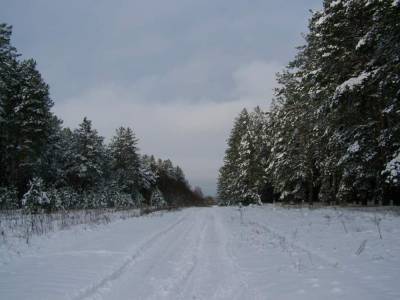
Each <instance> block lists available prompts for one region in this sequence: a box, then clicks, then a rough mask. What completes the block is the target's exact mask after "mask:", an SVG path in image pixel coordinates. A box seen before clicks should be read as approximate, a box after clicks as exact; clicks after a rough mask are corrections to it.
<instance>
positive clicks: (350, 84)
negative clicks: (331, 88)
mask: <svg viewBox="0 0 400 300" xmlns="http://www.w3.org/2000/svg"><path fill="white" fill-rule="evenodd" d="M370 75H371V73H369V72H362V73H361V74H360V75H359V76H357V77H352V78H350V79H348V80H346V81H345V82H343V83H342V84H341V85H339V86H338V87H337V88H336V91H335V97H337V96H340V95H341V94H342V93H343V92H344V91H346V90H352V89H353V88H354V87H356V86H359V85H361V84H362V83H363V81H364V80H365V79H366V78H368V76H370Z"/></svg>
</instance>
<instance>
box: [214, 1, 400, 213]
mask: <svg viewBox="0 0 400 300" xmlns="http://www.w3.org/2000/svg"><path fill="white" fill-rule="evenodd" d="M323 4H324V5H323V9H322V10H321V11H318V12H314V13H313V15H312V17H311V19H310V23H309V33H308V34H307V35H306V37H305V39H306V44H305V45H304V46H302V47H299V49H298V50H299V51H298V54H297V55H296V57H295V59H294V60H293V61H292V62H291V63H290V64H289V65H288V67H287V68H286V69H285V70H284V71H283V72H282V73H281V74H279V75H278V78H277V79H278V83H279V84H280V86H279V88H278V89H277V90H276V99H275V103H274V104H273V106H272V109H271V113H270V116H269V119H268V120H267V122H268V126H267V129H266V130H264V131H262V133H260V135H263V134H265V135H266V136H267V138H266V139H264V143H265V145H266V147H265V149H266V154H265V155H266V157H267V164H266V166H267V167H266V169H265V173H264V176H266V177H267V182H271V183H272V186H273V192H272V194H274V192H276V193H279V194H280V199H281V200H283V201H286V202H304V201H306V202H308V203H311V204H312V203H313V202H315V201H323V202H326V203H340V204H345V203H357V204H363V205H366V204H368V203H369V202H373V203H375V204H379V203H383V204H388V203H390V201H395V203H397V204H400V202H399V200H398V199H400V175H399V174H400V107H399V105H400V99H399V97H400V75H399V74H400V22H399V20H400V4H399V2H398V1H392V0H383V1H381V0H334V1H333V0H325V1H324V3H323ZM236 127H237V123H235V126H234V130H233V131H232V134H233V133H234V132H235V128H236ZM257 137H258V135H257V136H255V137H254V136H253V137H250V139H249V133H248V132H247V131H246V132H241V133H239V136H235V137H234V138H232V136H231V138H230V140H229V143H228V150H227V156H226V157H227V158H228V161H227V160H226V161H225V164H224V166H223V167H222V168H221V171H220V173H221V176H220V180H219V195H220V197H219V198H220V199H222V200H223V201H224V199H227V200H228V201H241V195H243V193H244V192H243V191H245V190H246V189H250V188H251V187H252V184H253V182H254V179H252V180H249V181H247V182H245V188H242V189H241V190H240V192H239V194H238V193H236V194H235V193H231V190H230V188H231V186H232V185H231V184H230V183H229V178H230V177H231V178H240V176H237V175H235V176H229V175H227V174H229V172H231V170H232V169H235V168H239V169H241V171H239V172H238V171H236V174H241V173H240V172H242V173H243V171H244V170H246V166H243V163H242V162H241V161H240V159H238V157H234V158H233V159H231V157H232V156H230V155H229V152H230V151H232V150H233V151H234V152H235V153H236V154H237V153H239V152H240V151H237V150H235V147H233V146H232V142H233V141H235V142H234V143H233V144H235V143H238V142H237V141H238V140H239V139H242V140H247V142H246V143H245V145H249V146H248V147H249V149H247V150H246V149H244V150H245V151H244V152H245V153H251V152H252V149H251V145H253V144H258V143H259V142H256V139H257ZM242 152H243V151H242ZM250 156H252V155H250ZM232 164H233V166H232ZM241 164H242V166H241ZM258 178H261V175H259V176H258ZM225 201H226V200H225ZM396 201H397V202H396Z"/></svg>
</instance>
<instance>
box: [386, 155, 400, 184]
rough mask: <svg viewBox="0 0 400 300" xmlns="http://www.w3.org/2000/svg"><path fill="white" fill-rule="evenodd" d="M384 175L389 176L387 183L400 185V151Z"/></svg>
mask: <svg viewBox="0 0 400 300" xmlns="http://www.w3.org/2000/svg"><path fill="white" fill-rule="evenodd" d="M382 173H383V174H384V173H386V174H388V176H387V179H386V180H387V182H393V183H398V180H399V178H400V151H399V152H398V153H397V154H395V155H394V156H393V159H392V160H390V161H389V162H388V163H387V164H386V169H385V170H384V171H383V172H382Z"/></svg>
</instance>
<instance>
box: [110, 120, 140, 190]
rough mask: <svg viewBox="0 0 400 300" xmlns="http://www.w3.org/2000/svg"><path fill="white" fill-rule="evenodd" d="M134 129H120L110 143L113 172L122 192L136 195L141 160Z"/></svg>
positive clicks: (138, 185)
mask: <svg viewBox="0 0 400 300" xmlns="http://www.w3.org/2000/svg"><path fill="white" fill-rule="evenodd" d="M136 145H137V139H136V137H135V134H134V133H133V131H132V129H130V128H129V127H128V128H124V127H120V128H118V129H117V130H116V134H115V136H114V137H113V139H112V140H111V143H110V154H111V170H112V173H113V178H114V180H116V181H117V182H118V185H119V186H120V188H121V190H122V191H124V192H125V193H128V194H132V195H134V194H135V193H136V192H137V190H138V189H139V187H140V181H141V178H140V160H139V155H138V153H137V150H138V149H137V146H136Z"/></svg>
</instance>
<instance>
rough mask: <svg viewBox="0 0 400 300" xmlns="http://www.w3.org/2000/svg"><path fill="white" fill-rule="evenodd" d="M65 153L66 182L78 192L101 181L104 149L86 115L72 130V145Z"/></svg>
mask: <svg viewBox="0 0 400 300" xmlns="http://www.w3.org/2000/svg"><path fill="white" fill-rule="evenodd" d="M67 155H68V156H69V164H68V165H67V167H66V176H67V178H68V183H69V184H70V185H71V186H72V187H74V188H75V189H76V190H77V191H79V192H84V191H89V190H91V189H93V188H95V187H96V186H98V185H100V184H101V182H102V176H103V174H104V156H105V149H104V146H103V138H102V137H100V136H99V135H98V133H97V131H96V130H95V129H93V128H92V122H91V121H89V120H88V119H87V118H86V117H85V118H84V119H83V122H82V123H81V124H80V125H79V128H78V129H76V130H74V132H73V135H72V145H71V149H70V151H68V153H67Z"/></svg>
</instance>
